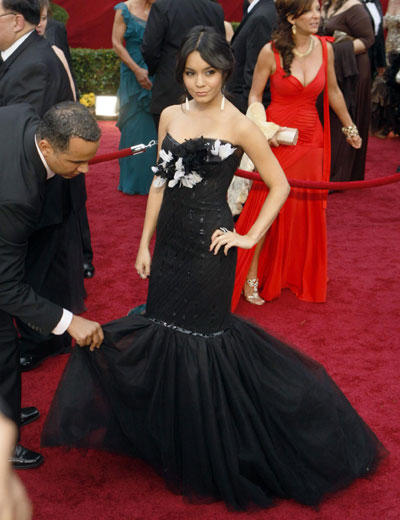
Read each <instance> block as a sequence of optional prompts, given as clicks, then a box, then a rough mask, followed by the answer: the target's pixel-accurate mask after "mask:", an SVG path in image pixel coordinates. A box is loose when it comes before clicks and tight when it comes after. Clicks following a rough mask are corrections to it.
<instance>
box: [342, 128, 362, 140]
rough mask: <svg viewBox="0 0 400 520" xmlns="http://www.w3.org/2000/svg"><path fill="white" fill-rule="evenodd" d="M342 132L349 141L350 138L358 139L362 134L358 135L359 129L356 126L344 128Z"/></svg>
mask: <svg viewBox="0 0 400 520" xmlns="http://www.w3.org/2000/svg"><path fill="white" fill-rule="evenodd" d="M342 132H343V133H344V135H345V136H346V138H347V139H348V138H349V137H358V136H359V135H360V134H359V133H358V128H357V127H356V125H350V126H344V127H343V128H342Z"/></svg>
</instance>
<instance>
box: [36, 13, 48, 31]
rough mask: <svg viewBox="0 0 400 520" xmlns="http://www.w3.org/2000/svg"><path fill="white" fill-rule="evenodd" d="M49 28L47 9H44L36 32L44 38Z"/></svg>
mask: <svg viewBox="0 0 400 520" xmlns="http://www.w3.org/2000/svg"><path fill="white" fill-rule="evenodd" d="M46 26H47V7H44V8H43V9H42V11H41V13H40V22H39V24H38V25H37V26H36V31H37V33H38V34H40V36H44V33H45V32H46Z"/></svg>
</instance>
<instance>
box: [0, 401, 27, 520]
mask: <svg viewBox="0 0 400 520" xmlns="http://www.w3.org/2000/svg"><path fill="white" fill-rule="evenodd" d="M3 411H4V406H3V405H2V403H1V401H0V520H31V518H32V504H31V502H30V500H29V498H28V495H27V493H26V491H25V488H24V486H23V484H22V482H21V481H20V479H19V478H18V476H17V474H16V473H15V472H14V471H13V469H12V466H11V463H10V460H9V459H10V458H11V457H12V454H13V452H14V447H15V443H16V440H17V428H16V426H15V424H14V423H13V422H12V421H10V419H7V417H5V416H4V415H3V413H2V412H3Z"/></svg>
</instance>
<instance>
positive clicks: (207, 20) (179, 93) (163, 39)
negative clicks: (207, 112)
mask: <svg viewBox="0 0 400 520" xmlns="http://www.w3.org/2000/svg"><path fill="white" fill-rule="evenodd" d="M199 24H202V25H207V26H210V27H214V28H215V29H216V30H217V31H218V32H219V33H220V34H222V35H224V36H225V35H226V31H225V25H224V11H223V9H222V7H221V6H220V5H219V4H218V3H217V2H212V1H211V0H156V1H155V2H154V4H153V6H152V8H151V11H150V15H149V19H148V22H147V25H146V30H145V32H144V36H143V45H142V53H143V57H144V60H145V62H146V63H147V66H148V68H149V74H150V75H151V76H153V75H154V85H153V92H152V98H151V105H150V112H151V113H152V114H153V118H154V122H155V125H156V128H158V123H159V120H160V114H161V112H162V111H163V110H164V108H165V107H167V106H169V105H174V104H176V103H179V102H180V101H181V99H182V98H183V97H184V94H185V90H184V89H183V88H182V86H181V85H179V84H178V82H177V81H176V79H175V75H174V70H175V62H176V53H177V51H178V47H179V45H180V43H181V41H182V39H183V38H184V36H185V34H186V33H187V32H188V31H189V30H190V29H191V28H192V27H194V26H196V25H199Z"/></svg>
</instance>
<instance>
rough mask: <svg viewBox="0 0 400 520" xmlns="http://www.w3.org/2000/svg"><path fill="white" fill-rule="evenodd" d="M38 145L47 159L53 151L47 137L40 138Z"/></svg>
mask: <svg viewBox="0 0 400 520" xmlns="http://www.w3.org/2000/svg"><path fill="white" fill-rule="evenodd" d="M38 146H39V149H40V151H41V152H42V154H43V157H44V158H45V159H47V157H48V156H49V155H50V154H52V153H54V148H53V147H52V145H51V144H50V143H49V141H48V140H47V139H41V140H40V141H39V142H38Z"/></svg>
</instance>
